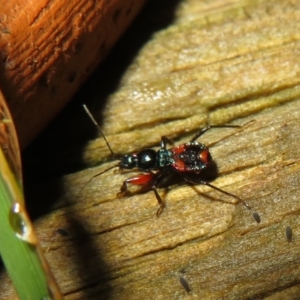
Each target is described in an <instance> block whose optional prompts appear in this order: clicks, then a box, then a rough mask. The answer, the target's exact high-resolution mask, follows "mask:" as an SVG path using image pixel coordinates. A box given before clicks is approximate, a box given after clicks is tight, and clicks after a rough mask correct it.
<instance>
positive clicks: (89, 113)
mask: <svg viewBox="0 0 300 300" xmlns="http://www.w3.org/2000/svg"><path fill="white" fill-rule="evenodd" d="M82 106H83V108H84V110H85V112H86V113H87V115H88V116H89V117H90V119H91V120H92V122H93V123H94V124H95V125H96V127H97V128H98V130H99V132H100V134H101V135H102V137H103V138H104V141H105V143H106V145H107V147H108V149H109V151H110V153H111V154H112V156H113V157H115V158H118V156H117V155H116V154H115V152H114V151H113V150H112V149H111V147H110V144H109V142H108V140H107V139H106V137H105V135H104V133H103V132H102V130H101V128H100V126H99V124H98V123H97V121H96V120H95V118H94V117H93V115H92V114H91V112H90V111H89V109H88V108H87V106H86V105H85V104H83V105H82Z"/></svg>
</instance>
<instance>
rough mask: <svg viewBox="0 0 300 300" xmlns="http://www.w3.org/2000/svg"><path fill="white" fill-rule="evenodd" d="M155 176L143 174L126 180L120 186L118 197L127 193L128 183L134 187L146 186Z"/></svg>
mask: <svg viewBox="0 0 300 300" xmlns="http://www.w3.org/2000/svg"><path fill="white" fill-rule="evenodd" d="M155 175H156V174H154V173H151V172H149V173H145V174H140V175H138V176H135V177H131V178H127V179H126V180H124V182H123V184H122V186H121V189H120V192H119V193H118V197H122V196H124V194H125V193H126V192H127V190H128V186H127V185H128V183H130V184H135V185H148V184H149V183H150V182H151V180H152V179H153V177H154V176H155Z"/></svg>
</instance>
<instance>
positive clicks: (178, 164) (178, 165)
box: [172, 144, 186, 172]
mask: <svg viewBox="0 0 300 300" xmlns="http://www.w3.org/2000/svg"><path fill="white" fill-rule="evenodd" d="M185 150H186V145H185V144H183V145H179V146H176V147H174V148H173V149H172V153H173V155H174V156H173V159H174V161H175V162H174V163H173V164H172V166H173V167H174V168H175V169H176V170H178V171H180V172H185V171H186V164H185V162H184V161H183V160H182V159H180V158H179V155H180V154H182V153H183V152H185Z"/></svg>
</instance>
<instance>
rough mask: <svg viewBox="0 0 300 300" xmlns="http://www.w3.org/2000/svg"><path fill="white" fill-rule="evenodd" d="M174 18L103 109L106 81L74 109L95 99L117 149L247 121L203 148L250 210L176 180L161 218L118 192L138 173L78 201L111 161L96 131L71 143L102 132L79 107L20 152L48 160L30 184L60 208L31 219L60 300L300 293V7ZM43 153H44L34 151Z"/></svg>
mask: <svg viewBox="0 0 300 300" xmlns="http://www.w3.org/2000/svg"><path fill="white" fill-rule="evenodd" d="M169 5H170V9H175V8H174V7H172V5H171V4H169ZM221 5H222V6H221ZM165 9H166V11H167V8H165ZM150 12H151V18H154V19H155V18H156V17H157V15H156V14H155V13H154V12H153V11H151V10H150ZM158 15H160V14H159V13H158ZM146 16H147V15H146ZM175 16H176V17H174V20H173V22H172V23H171V24H170V25H169V26H167V27H166V28H164V29H161V30H160V32H158V33H157V34H156V35H155V36H153V38H152V39H151V40H149V41H148V42H147V43H145V44H144V45H143V47H142V48H140V50H139V53H138V54H137V55H136V56H135V57H134V60H133V62H132V64H131V66H130V67H129V68H128V69H126V71H125V73H124V74H123V77H122V80H121V83H120V85H119V87H118V89H116V90H114V92H113V93H112V94H111V95H110V96H109V97H108V98H107V99H106V102H105V106H104V109H103V110H102V111H101V110H100V108H99V104H97V101H101V100H102V101H103V100H104V99H101V97H103V93H102V92H101V86H103V89H105V87H106V85H107V81H105V80H103V78H101V80H102V81H101V82H97V81H96V83H95V84H94V88H93V90H92V91H91V89H92V88H91V87H92V86H93V85H92V84H91V85H89V86H88V88H87V89H86V90H85V92H84V93H82V94H81V98H80V101H82V102H83V101H84V102H86V101H87V98H89V97H90V96H91V95H92V96H93V99H92V100H90V101H87V104H88V105H90V107H91V108H92V111H93V113H94V114H95V117H96V118H97V119H98V120H99V122H100V121H101V126H102V128H103V130H104V132H105V133H106V134H107V138H108V140H109V141H110V142H111V146H112V148H113V149H114V150H115V152H116V153H126V152H130V151H134V150H139V149H141V148H143V147H150V146H151V147H152V146H154V145H157V146H158V145H159V141H160V137H161V136H162V135H167V136H168V137H169V138H172V139H174V141H175V142H176V144H177V143H182V142H185V141H188V140H189V138H191V137H192V136H193V134H194V133H195V132H196V131H197V130H198V129H199V128H201V127H203V126H205V125H206V124H207V123H210V124H224V123H231V124H240V125H243V124H246V125H245V126H244V127H242V128H240V129H215V130H211V131H210V132H208V133H207V134H205V135H204V136H203V138H201V141H202V142H203V143H205V144H207V145H211V153H212V156H213V158H214V159H215V161H216V163H217V165H218V168H219V176H218V178H217V179H216V180H215V181H214V182H213V184H214V185H216V186H217V187H219V188H222V189H224V190H226V191H228V192H231V193H234V194H236V195H238V196H240V197H241V198H242V199H244V200H245V201H247V203H248V204H250V205H251V207H252V211H248V210H247V209H246V208H245V207H244V206H243V205H241V204H239V203H236V201H235V200H234V199H232V198H230V197H228V196H226V195H223V194H220V193H218V192H216V191H213V190H211V189H209V188H207V187H203V186H191V185H186V184H174V185H172V186H171V187H170V188H169V189H168V190H165V189H160V190H159V192H160V194H161V195H162V196H163V197H164V199H165V201H166V205H167V209H166V210H165V211H164V212H163V214H162V215H161V216H160V217H159V218H156V217H155V212H156V210H157V208H158V205H157V201H156V200H155V196H154V194H153V192H148V193H144V194H134V195H132V196H130V197H127V198H123V199H118V198H117V197H116V194H117V192H118V191H119V187H120V185H121V183H122V182H123V180H125V179H126V178H128V177H129V176H132V174H136V173H132V172H130V173H128V172H124V173H122V174H119V173H115V172H113V171H109V172H107V173H105V174H103V175H102V176H100V177H98V178H95V179H94V180H93V181H91V182H90V183H89V184H88V185H87V186H86V187H85V189H84V190H82V191H81V192H80V193H79V191H80V190H81V188H82V187H83V186H84V184H85V183H86V182H87V181H88V180H89V179H90V178H91V177H92V176H93V175H95V174H97V173H98V172H101V171H102V170H105V168H107V167H109V166H112V165H113V164H115V163H116V162H115V161H114V162H113V161H108V160H109V156H110V154H109V151H108V149H107V148H106V146H105V143H104V141H103V139H102V138H101V137H99V136H98V137H97V138H96V139H95V140H91V141H89V142H88V143H87V144H86V145H85V147H84V148H83V150H82V148H80V147H79V146H78V145H76V144H75V142H74V143H73V144H72V141H73V140H74V137H73V138H67V136H69V135H73V136H75V135H76V134H77V133H78V139H80V138H82V137H80V135H81V134H82V133H81V131H80V130H82V131H85V130H86V135H90V132H91V131H93V130H94V129H93V125H92V124H90V123H89V122H90V121H89V120H88V118H87V117H86V115H84V113H83V112H82V110H81V109H80V110H79V109H78V110H76V109H75V110H73V111H72V112H70V113H69V114H68V112H66V113H65V116H64V117H63V118H62V119H63V120H62V121H61V122H60V123H58V124H59V125H56V126H55V125H54V127H53V131H52V133H51V132H49V131H48V132H46V133H45V134H47V136H45V137H44V139H41V140H40V141H39V142H38V143H37V144H36V145H35V146H33V147H32V149H29V153H27V156H26V157H25V158H26V159H25V162H27V163H28V165H27V170H28V169H29V166H30V165H31V166H32V168H33V166H34V163H37V162H38V164H39V165H40V166H41V165H43V166H47V167H43V170H41V171H40V172H41V173H39V174H36V176H34V175H32V174H29V173H30V172H32V169H31V170H30V172H29V171H28V173H27V182H32V181H34V180H35V184H34V185H33V184H32V185H31V186H30V185H29V183H28V185H27V189H28V198H29V199H31V200H32V201H36V202H38V201H39V202H40V206H43V205H44V203H45V205H46V203H48V202H49V200H51V201H52V211H49V210H48V213H47V214H46V215H44V216H43V217H41V218H39V219H38V220H37V221H36V225H37V231H38V234H39V236H40V239H41V242H42V245H43V247H44V248H45V251H46V252H47V257H48V259H49V262H50V265H51V266H52V269H53V272H54V274H55V276H56V278H57V280H58V282H59V284H60V286H61V288H62V291H63V293H64V294H65V297H66V299H185V298H187V299H188V298H189V297H193V298H195V299H269V300H270V299H272V300H274V299H299V295H300V287H299V280H300V268H299V263H300V250H299V244H300V219H299V213H300V201H299V199H300V190H299V183H300V163H299V160H300V147H299V144H300V130H299V128H300V122H299V120H300V85H299V82H300V60H299V54H300V41H299V37H300V30H299V26H300V22H299V21H300V20H299V19H300V4H298V3H297V1H272V2H270V1H236V2H232V1H209V2H207V1H199V0H194V1H192V0H190V1H183V2H182V3H181V4H180V5H179V6H178V7H177V8H176V9H175ZM143 18H144V22H143V21H140V23H137V24H136V26H137V27H138V28H133V29H132V30H133V32H134V34H136V32H138V30H142V29H143V26H145V23H147V18H146V17H145V15H143ZM145 20H146V21H145ZM148 20H149V19H148ZM142 25H143V26H142ZM119 46H124V44H121V45H119ZM120 52H121V51H120ZM118 55H119V54H118V52H117V54H115V56H112V57H111V58H110V62H111V63H112V62H113V61H114V59H118V58H119V56H118ZM106 80H109V78H108V79H106ZM94 81H95V80H94ZM99 89H100V91H99ZM98 93H99V94H98ZM97 95H99V97H98V96H97ZM76 105H78V104H76ZM102 105H103V104H102ZM78 106H79V105H78ZM71 109H72V108H70V110H71ZM70 115H71V117H70ZM62 124H63V125H62ZM70 124H71V125H70ZM72 126H73V127H72ZM80 128H81V129H80ZM47 140H48V141H47ZM70 141H71V142H70ZM47 142H48V143H47ZM65 144H66V145H67V146H64V145H65ZM41 147H48V151H46V152H43V153H40V154H39V155H37V156H36V157H33V156H34V154H35V153H38V152H35V151H37V149H41ZM58 149H60V151H59V152H58V153H55V151H58ZM79 150H82V155H81V156H79V155H78V153H79V152H80V151H79ZM49 161H50V164H52V167H53V170H54V171H55V170H56V171H57V170H64V169H65V168H66V166H68V168H70V167H74V166H75V165H76V164H78V162H79V163H80V162H84V163H85V164H87V165H90V166H92V165H94V167H92V168H89V169H84V170H81V171H78V172H73V173H72V174H68V175H64V176H60V177H59V176H55V177H54V178H52V179H51V178H50V175H49V174H48V176H47V172H49V170H50V164H49ZM97 162H103V163H99V164H98V165H97V166H95V165H96V163H97ZM29 163H30V165H29ZM69 170H70V169H69ZM25 171H26V170H25ZM25 175H26V174H25ZM30 176H31V177H32V178H31V179H32V181H30V178H29V177H30ZM38 177H40V178H42V179H41V180H38ZM25 179H26V176H25ZM35 205H36V206H38V205H37V204H35ZM252 212H257V213H258V214H259V215H260V218H261V222H260V223H259V224H257V223H256V222H255V220H254V219H253V217H252ZM287 226H290V227H291V228H292V231H293V237H292V241H288V240H287V237H286V227H287ZM180 277H183V278H185V279H186V281H187V282H188V284H189V286H190V288H191V293H189V294H188V293H187V292H186V290H185V289H184V288H183V287H182V285H181V283H180V280H179V279H180ZM2 278H3V279H2V282H3V283H2V286H1V292H2V293H3V295H9V294H10V292H9V285H8V284H7V285H6V280H5V279H4V275H2ZM4 283H5V284H4ZM1 292H0V295H1ZM12 298H13V296H12ZM4 299H5V298H4ZM7 299H11V298H9V297H8V296H7Z"/></svg>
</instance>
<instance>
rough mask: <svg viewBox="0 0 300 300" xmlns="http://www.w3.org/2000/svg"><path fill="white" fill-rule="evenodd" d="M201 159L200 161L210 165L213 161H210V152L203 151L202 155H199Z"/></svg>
mask: <svg viewBox="0 0 300 300" xmlns="http://www.w3.org/2000/svg"><path fill="white" fill-rule="evenodd" d="M199 157H200V160H201V161H202V162H203V163H204V164H206V165H208V164H209V163H210V161H211V159H210V154H209V151H208V150H203V151H202V152H201V153H200V154H199Z"/></svg>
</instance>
